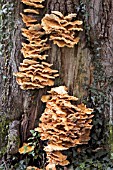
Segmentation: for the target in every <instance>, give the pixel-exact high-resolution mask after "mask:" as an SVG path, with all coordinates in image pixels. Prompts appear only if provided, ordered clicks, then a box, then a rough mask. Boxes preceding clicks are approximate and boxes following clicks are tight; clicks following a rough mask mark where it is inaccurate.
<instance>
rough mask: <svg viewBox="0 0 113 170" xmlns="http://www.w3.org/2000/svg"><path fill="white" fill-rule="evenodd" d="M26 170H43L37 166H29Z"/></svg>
mask: <svg viewBox="0 0 113 170" xmlns="http://www.w3.org/2000/svg"><path fill="white" fill-rule="evenodd" d="M26 170H42V169H39V168H37V167H35V166H28V167H27V169H26Z"/></svg>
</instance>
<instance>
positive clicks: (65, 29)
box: [42, 11, 83, 48]
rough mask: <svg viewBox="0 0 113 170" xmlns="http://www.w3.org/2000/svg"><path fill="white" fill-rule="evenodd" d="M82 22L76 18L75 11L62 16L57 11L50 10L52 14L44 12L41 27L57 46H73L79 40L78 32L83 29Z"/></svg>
mask: <svg viewBox="0 0 113 170" xmlns="http://www.w3.org/2000/svg"><path fill="white" fill-rule="evenodd" d="M82 23H83V22H82V21H80V20H76V14H75V13H74V14H69V15H67V16H63V14H62V13H61V12H59V11H52V14H46V15H45V17H44V18H43V19H42V27H43V29H44V30H45V31H46V33H47V34H50V40H53V42H54V44H57V45H58V46H59V47H64V46H67V47H69V48H73V47H74V45H75V44H77V43H78V42H79V37H78V32H79V31H83V29H82V27H81V25H82Z"/></svg>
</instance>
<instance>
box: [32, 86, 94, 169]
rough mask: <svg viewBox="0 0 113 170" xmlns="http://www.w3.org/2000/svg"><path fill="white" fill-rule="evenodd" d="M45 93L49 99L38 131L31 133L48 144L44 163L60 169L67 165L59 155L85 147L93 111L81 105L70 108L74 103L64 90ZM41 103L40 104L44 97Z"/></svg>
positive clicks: (63, 157) (74, 99)
mask: <svg viewBox="0 0 113 170" xmlns="http://www.w3.org/2000/svg"><path fill="white" fill-rule="evenodd" d="M49 93H50V96H49V97H51V99H49V100H48V101H47V104H46V109H45V111H44V113H43V114H42V116H41V118H40V121H41V122H40V123H39V127H38V128H36V129H35V130H36V131H38V132H40V135H41V140H48V143H47V146H45V151H46V152H47V158H48V162H49V163H53V164H56V165H57V164H59V165H62V166H64V165H67V164H69V162H68V161H67V160H66V157H65V156H64V155H62V154H61V152H60V151H62V150H67V149H69V148H70V147H74V146H76V145H78V144H87V143H88V141H89V139H90V130H91V128H92V125H91V122H92V117H93V115H92V114H91V113H92V111H93V110H92V109H90V108H86V106H85V105H84V104H80V105H73V104H72V101H75V102H76V101H77V100H78V99H77V98H76V97H74V96H69V95H68V93H67V89H66V87H64V86H60V87H56V88H52V89H51V91H50V92H49ZM42 99H43V101H44V97H43V98H42ZM46 99H47V97H46ZM46 99H45V101H46ZM61 158H62V159H61Z"/></svg>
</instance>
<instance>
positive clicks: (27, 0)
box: [22, 0, 45, 8]
mask: <svg viewBox="0 0 113 170" xmlns="http://www.w3.org/2000/svg"><path fill="white" fill-rule="evenodd" d="M43 1H45V0H22V2H23V3H24V4H25V5H28V6H31V7H34V8H44V6H43V5H42V4H41V3H42V2H43Z"/></svg>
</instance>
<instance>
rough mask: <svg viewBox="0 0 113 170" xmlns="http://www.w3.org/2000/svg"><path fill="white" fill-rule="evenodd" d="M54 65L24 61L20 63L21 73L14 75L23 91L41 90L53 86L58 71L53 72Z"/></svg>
mask: <svg viewBox="0 0 113 170" xmlns="http://www.w3.org/2000/svg"><path fill="white" fill-rule="evenodd" d="M51 66H52V64H49V63H47V62H41V63H40V62H37V61H35V60H29V59H24V60H23V63H20V67H19V72H17V73H14V75H15V76H16V81H17V83H18V84H19V85H20V88H21V89H24V90H28V89H39V88H44V87H45V86H53V85H54V80H55V77H58V71H57V70H52V69H51V68H50V67H51Z"/></svg>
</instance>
